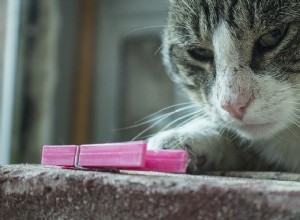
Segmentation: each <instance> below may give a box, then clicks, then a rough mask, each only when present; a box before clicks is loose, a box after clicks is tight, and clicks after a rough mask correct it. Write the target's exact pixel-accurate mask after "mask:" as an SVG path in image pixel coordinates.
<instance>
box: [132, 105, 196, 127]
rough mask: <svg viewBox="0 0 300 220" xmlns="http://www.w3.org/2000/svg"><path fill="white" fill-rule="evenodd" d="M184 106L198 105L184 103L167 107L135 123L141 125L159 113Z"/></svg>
mask: <svg viewBox="0 0 300 220" xmlns="http://www.w3.org/2000/svg"><path fill="white" fill-rule="evenodd" d="M183 105H196V104H195V103H194V102H184V103H179V104H175V105H171V106H168V107H165V108H163V109H160V110H159V111H157V112H154V113H152V114H150V115H148V116H146V117H144V118H142V119H140V120H138V121H136V122H135V123H139V122H141V121H144V120H146V119H148V118H151V117H153V116H154V115H157V114H159V113H161V112H163V111H165V110H168V109H171V108H175V107H178V106H183Z"/></svg>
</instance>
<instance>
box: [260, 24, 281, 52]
mask: <svg viewBox="0 0 300 220" xmlns="http://www.w3.org/2000/svg"><path fill="white" fill-rule="evenodd" d="M285 33H286V28H285V27H284V28H280V29H276V30H273V31H271V32H269V33H267V34H264V35H263V36H261V37H260V38H259V40H258V44H259V46H260V47H261V48H262V49H269V48H273V47H276V46H277V45H278V44H279V43H280V42H281V41H282V39H283V38H284V35H285Z"/></svg>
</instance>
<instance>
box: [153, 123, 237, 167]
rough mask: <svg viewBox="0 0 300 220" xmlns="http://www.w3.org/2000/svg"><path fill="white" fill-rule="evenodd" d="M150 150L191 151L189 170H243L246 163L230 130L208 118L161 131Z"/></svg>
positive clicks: (189, 152) (155, 137) (154, 138)
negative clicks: (225, 129) (223, 129)
mask: <svg viewBox="0 0 300 220" xmlns="http://www.w3.org/2000/svg"><path fill="white" fill-rule="evenodd" d="M148 148H150V149H184V150H187V151H188V154H189V164H188V173H197V172H199V171H203V170H239V169H241V163H242V162H243V159H242V156H241V155H240V152H239V151H238V148H237V147H236V146H235V144H234V143H233V142H232V140H231V138H230V135H228V133H227V132H223V133H222V132H221V133H220V131H219V129H218V128H217V126H216V124H215V123H213V122H209V121H208V120H206V119H202V120H200V121H196V122H193V123H189V124H188V125H186V126H184V127H181V128H177V129H172V130H169V131H165V132H161V133H159V134H157V135H155V136H154V137H152V138H150V139H149V141H148Z"/></svg>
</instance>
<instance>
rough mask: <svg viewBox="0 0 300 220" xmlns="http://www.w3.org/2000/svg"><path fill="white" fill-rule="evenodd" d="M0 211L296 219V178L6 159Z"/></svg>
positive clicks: (36, 215)
mask: <svg viewBox="0 0 300 220" xmlns="http://www.w3.org/2000/svg"><path fill="white" fill-rule="evenodd" d="M247 175H249V174H247ZM247 175H246V176H247ZM294 179H295V178H294ZM296 179H297V178H296ZM0 215H1V216H0V219H8V220H9V219H17V220H20V219H30V220H34V219H55V220H57V219H68V220H69V219H105V220H106V219H113V220H118V219H122V220H124V219H125V220H126V219H129V220H131V219H139V220H140V219H164V220H165V219H172V220H173V219H178V220H179V219H189V220H190V219H230V220H234V219H263V220H266V219H278V220H283V219H300V182H297V181H278V180H262V179H249V178H236V177H216V176H207V175H205V176H204V175H203V176H190V175H175V174H158V173H149V172H133V171H130V172H129V171H128V172H125V171H124V172H121V173H107V172H95V171H79V170H67V169H61V168H56V167H50V166H41V165H5V166H0Z"/></svg>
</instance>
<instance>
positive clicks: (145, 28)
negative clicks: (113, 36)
mask: <svg viewBox="0 0 300 220" xmlns="http://www.w3.org/2000/svg"><path fill="white" fill-rule="evenodd" d="M164 27H167V25H166V24H162V25H153V26H147V27H141V28H136V29H134V30H131V31H128V32H127V33H125V34H124V35H123V37H126V36H128V35H130V34H132V33H134V32H137V31H143V30H147V29H153V28H164Z"/></svg>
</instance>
